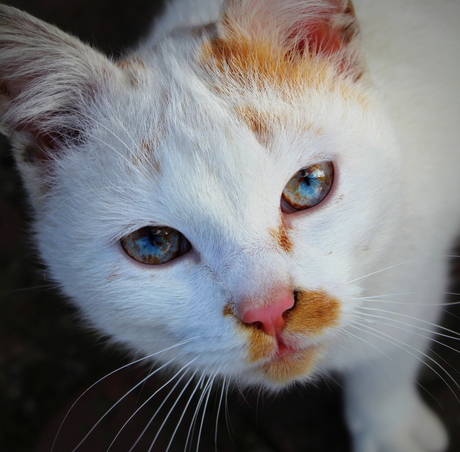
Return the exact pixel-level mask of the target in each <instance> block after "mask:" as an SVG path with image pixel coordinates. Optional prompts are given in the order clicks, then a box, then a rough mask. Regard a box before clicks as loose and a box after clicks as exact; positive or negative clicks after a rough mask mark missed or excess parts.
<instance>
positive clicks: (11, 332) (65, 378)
mask: <svg viewBox="0 0 460 452" xmlns="http://www.w3.org/2000/svg"><path fill="white" fill-rule="evenodd" d="M6 3H8V4H11V5H13V6H16V7H18V8H21V9H24V10H26V11H28V12H30V13H31V14H33V15H35V16H37V17H40V18H42V19H44V20H46V21H48V22H51V23H54V24H56V25H58V26H59V27H60V28H62V29H63V30H65V31H69V32H72V33H73V34H75V35H77V36H79V37H80V38H81V39H83V40H84V41H86V42H89V43H92V44H93V45H94V46H96V47H97V48H99V49H101V50H103V51H105V52H106V53H108V54H111V55H114V56H117V55H119V54H120V53H121V52H123V50H125V49H126V48H129V47H130V46H132V45H133V44H134V43H135V42H136V40H137V39H138V38H139V37H140V36H142V35H143V34H145V32H146V30H147V29H148V27H149V25H150V23H151V19H152V17H153V16H154V14H156V13H157V12H158V11H160V10H161V6H162V5H161V3H162V2H160V1H158V0H157V1H155V0H130V1H129V2H127V1H124V0H92V1H91V0H74V1H62V0H14V1H13V0H12V1H9V2H6ZM29 219H30V212H29V208H28V205H27V202H26V201H25V199H24V194H23V191H22V188H21V184H20V181H19V178H18V176H17V174H16V172H15V170H14V164H13V161H12V158H11V155H10V150H9V146H8V143H7V141H6V140H5V139H3V138H2V137H1V136H0V303H1V305H0V306H1V307H0V309H1V310H0V450H1V451H6V452H10V451H12V452H26V451H27V452H28V451H34V452H45V451H49V450H50V447H51V444H52V442H53V440H54V438H55V437H56V432H57V430H58V428H59V424H60V423H61V421H62V419H63V418H64V416H65V413H66V412H67V411H68V409H69V408H70V406H71V405H72V403H73V402H74V401H75V400H76V398H77V397H78V396H79V394H81V393H82V392H83V391H85V389H88V388H90V387H91V385H92V384H93V383H95V382H96V381H97V380H98V379H99V378H101V377H102V376H104V375H106V374H108V373H110V372H111V371H113V370H115V369H117V368H118V367H120V366H123V365H124V364H126V363H128V362H129V359H128V358H126V356H124V355H123V354H121V353H120V352H117V351H115V350H113V349H111V348H109V347H107V346H106V345H104V341H103V340H101V338H99V337H98V336H97V335H96V334H94V332H91V331H88V330H86V329H85V328H83V326H82V325H81V324H79V322H78V320H77V319H76V317H75V315H74V312H73V310H72V308H71V307H70V306H68V304H67V303H66V302H65V300H64V298H63V297H61V296H60V295H59V293H58V291H57V290H55V289H53V284H52V283H51V282H50V281H47V280H46V278H45V277H44V276H43V271H42V270H43V269H42V268H41V266H40V264H39V262H38V260H37V259H36V256H35V253H34V251H33V239H32V238H31V236H30V234H29V226H28V223H29ZM452 275H453V278H452V281H453V283H452V288H451V289H452V292H460V288H459V279H460V278H459V276H460V267H459V265H458V264H456V263H455V262H454V263H453V265H452ZM451 301H456V299H455V297H451ZM459 317H460V309H459V308H458V307H457V306H454V305H453V306H452V308H451V309H450V313H449V314H447V315H446V318H445V325H446V326H447V327H448V328H451V329H453V330H455V331H460V320H459ZM446 344H448V345H449V346H451V347H454V348H460V347H457V344H456V343H455V341H451V342H446ZM435 351H436V353H439V354H441V356H442V358H443V359H445V360H446V361H447V363H443V366H444V367H446V369H448V372H449V373H450V374H451V375H452V377H453V378H454V379H455V381H460V376H459V372H458V369H459V368H460V365H459V364H460V359H459V355H458V353H457V352H456V351H455V350H452V349H449V348H446V347H442V346H437V347H436V348H435ZM433 356H435V355H433ZM435 358H436V360H437V361H440V358H438V357H437V356H436V357H435ZM145 375H146V370H145V369H143V368H142V367H130V368H128V369H125V370H122V371H119V372H117V373H115V374H114V375H113V376H111V377H109V378H107V379H106V380H104V381H103V382H101V383H98V384H97V385H95V386H94V387H92V388H91V389H90V390H89V391H88V392H87V393H86V394H85V395H84V396H83V397H82V399H80V400H79V401H78V402H77V403H76V405H75V407H74V408H73V409H72V411H71V414H70V416H69V417H68V418H67V419H66V421H65V423H64V427H63V429H62V430H61V432H60V434H59V436H58V440H57V443H56V446H55V449H54V450H55V451H71V450H72V449H73V448H74V447H75V446H76V445H77V444H78V443H79V442H80V440H82V439H83V438H84V436H85V435H86V433H87V432H88V431H89V429H90V428H91V427H92V426H93V425H94V424H96V422H97V421H98V419H100V417H101V416H102V415H103V413H105V412H106V411H107V410H108V409H109V408H110V407H111V406H112V405H113V404H114V403H115V402H116V401H117V400H119V399H120V397H122V396H123V394H125V393H126V392H127V391H129V390H130V389H131V388H132V387H134V386H135V385H136V384H137V383H138V382H139V381H141V380H142V379H143V378H144V376H145ZM165 381H166V379H164V377H163V378H162V377H158V378H157V377H154V378H151V379H150V380H149V381H148V382H147V383H145V384H143V385H141V386H140V387H139V388H137V389H136V390H134V391H133V392H132V393H131V394H130V395H129V396H127V397H126V398H125V399H123V401H122V402H120V403H119V404H118V405H117V406H116V407H115V408H114V409H113V410H112V411H110V412H109V414H108V415H107V416H106V417H105V418H104V419H103V421H102V422H101V423H100V424H99V426H98V427H97V428H96V429H95V430H94V432H93V433H92V434H91V435H90V436H89V437H88V439H87V440H85V442H84V443H83V444H82V445H81V446H80V447H79V449H78V450H79V451H86V452H91V451H97V452H99V451H105V450H107V448H108V446H109V445H110V443H111V441H112V440H113V439H114V437H115V435H116V434H117V432H118V431H119V429H120V427H121V426H122V425H123V424H124V423H125V421H127V420H128V419H129V417H130V416H131V415H132V414H133V413H134V412H135V410H136V409H137V408H139V407H140V406H141V405H142V403H143V402H144V401H145V400H147V398H148V396H149V395H150V394H153V392H154V391H155V390H156V389H158V388H160V387H161V385H162V384H164V382H165ZM421 384H422V386H423V387H424V388H425V391H423V393H424V395H425V396H426V398H427V401H428V402H429V403H430V405H432V406H433V408H434V409H435V410H436V411H437V412H438V413H439V414H440V416H441V417H442V418H443V420H444V422H445V423H446V425H447V426H448V428H449V430H450V434H451V438H452V445H451V448H450V452H454V451H459V450H460V429H459V425H460V403H459V402H458V401H457V400H456V398H455V397H459V396H460V390H458V389H455V394H456V396H455V395H454V394H453V393H452V391H451V390H450V389H449V388H448V386H447V385H446V384H445V383H444V382H443V381H442V380H441V379H440V378H439V377H438V376H437V375H436V374H435V373H434V372H432V371H430V370H429V369H424V370H423V372H422V375H421ZM451 385H452V383H451ZM170 389H171V386H167V387H166V388H164V389H163V390H162V391H160V392H159V394H158V395H157V396H156V397H154V399H153V400H152V401H150V402H149V403H148V404H147V406H146V407H145V408H143V409H141V410H140V412H139V413H138V414H137V415H136V416H135V417H134V419H133V420H132V421H131V422H130V423H129V425H128V427H127V428H125V429H124V430H123V432H122V434H121V435H120V437H119V438H118V439H117V441H116V442H115V443H114V445H113V447H112V448H111V449H110V450H112V451H120V452H121V451H129V450H130V447H131V446H132V445H133V444H134V443H135V441H136V438H137V437H138V436H139V434H140V433H141V432H142V430H143V429H144V427H145V426H146V425H147V423H148V422H149V420H150V417H151V415H152V414H153V413H155V411H156V410H157V408H158V407H159V406H160V405H161V403H162V401H163V400H164V399H165V398H166V396H167V394H168V393H169V391H170ZM179 394H180V389H176V390H175V391H174V392H173V394H172V396H171V397H169V398H168V399H167V403H166V404H165V405H164V406H163V408H162V409H161V410H160V412H159V414H158V416H156V418H155V420H154V421H153V422H152V424H151V426H150V428H149V429H148V430H147V432H146V434H145V435H144V436H143V437H142V440H141V441H140V442H139V444H138V446H137V447H136V449H135V450H139V451H147V450H148V449H149V447H150V443H151V441H152V439H153V438H154V436H155V433H156V431H158V429H159V428H160V426H161V423H162V421H163V419H164V418H165V417H166V415H167V413H168V412H169V410H170V407H171V405H172V403H173V402H174V401H175V400H176V399H177V398H178V397H179ZM430 394H431V395H430ZM189 397H190V390H187V391H186V393H185V394H184V395H183V396H182V397H180V398H179V403H178V405H177V406H176V407H175V408H174V410H172V414H171V417H170V419H169V420H168V422H167V423H166V425H165V427H164V428H163V431H162V434H161V435H160V436H159V438H158V440H157V442H156V443H155V446H154V448H153V449H152V450H153V451H158V452H164V451H165V450H166V448H167V445H168V443H169V439H170V437H171V436H172V434H173V432H174V429H175V427H176V425H177V423H178V420H179V419H180V417H181V415H182V413H183V412H184V407H185V406H186V403H187V401H188V399H189ZM219 397H220V393H219V391H216V392H215V393H213V395H212V396H211V398H210V401H209V406H208V408H207V410H206V412H207V415H206V416H205V418H204V424H203V429H202V430H203V434H202V436H201V442H200V451H201V452H206V451H210V452H211V451H215V450H218V451H219V452H227V451H237V452H300V451H302V452H335V451H337V452H339V451H342V452H344V451H348V450H349V439H348V436H347V432H346V429H345V427H344V424H343V420H342V414H341V412H342V404H341V392H340V385H339V383H337V381H335V382H333V381H328V382H322V383H321V382H318V383H317V384H316V385H314V386H310V387H308V388H305V389H303V390H300V389H295V390H293V391H291V392H290V393H286V394H283V395H281V396H279V397H276V398H275V397H262V396H260V395H259V394H258V393H246V394H244V396H242V395H240V394H238V393H237V392H232V393H231V394H230V395H229V397H228V404H227V407H226V409H221V410H220V416H219V428H218V442H217V446H215V439H214V438H215V430H216V415H217V411H218V407H219ZM198 398H199V396H195V397H194V398H193V400H192V402H191V403H190V406H189V409H188V410H186V411H185V413H186V414H185V416H184V418H183V420H182V423H181V424H180V425H181V427H180V428H179V431H178V432H177V433H176V436H175V437H176V441H175V442H174V443H173V444H172V446H171V449H170V450H171V451H172V452H181V451H183V450H184V445H185V438H186V436H187V434H188V430H189V426H190V425H191V423H192V420H193V419H192V418H193V413H194V407H195V406H196V404H197V402H198ZM376 409H378V407H376ZM201 413H202V412H201V411H200V413H199V416H198V418H197V424H198V425H199V424H200V423H201V419H202V414H201ZM198 430H199V428H198V427H197V428H195V430H194V431H195V434H194V442H195V441H196V439H197V435H198V434H197V432H198ZM229 430H230V434H229V433H228V432H229ZM195 448H196V446H195V445H194V448H193V449H192V450H195Z"/></svg>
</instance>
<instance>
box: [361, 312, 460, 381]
mask: <svg viewBox="0 0 460 452" xmlns="http://www.w3.org/2000/svg"><path fill="white" fill-rule="evenodd" d="M361 315H365V317H364V318H363V317H359V318H360V319H361V320H363V321H366V320H367V321H368V317H372V318H379V319H383V320H387V321H388V322H392V321H394V322H397V323H399V324H402V325H406V324H405V323H404V322H398V321H396V320H394V319H388V318H386V317H380V316H373V315H369V314H365V313H361ZM372 322H373V323H378V324H380V325H386V326H389V327H391V328H395V329H397V330H400V331H406V329H405V328H402V327H400V326H397V325H393V324H391V323H387V322H382V321H374V320H372ZM415 328H417V329H420V330H422V331H426V332H428V333H432V331H430V330H427V329H425V328H419V327H415ZM412 333H413V334H414V335H416V336H419V337H422V338H424V339H429V340H430V341H431V342H434V343H436V344H439V345H442V346H444V347H446V348H448V349H450V350H452V351H454V352H455V353H460V351H459V350H457V349H456V348H454V347H451V346H449V345H447V344H445V343H444V342H441V341H438V340H437V339H434V338H432V337H431V335H425V334H421V333H417V332H415V331H413V332H412ZM441 336H444V337H447V338H451V337H450V336H445V335H443V334H441ZM451 339H456V340H459V339H457V338H451ZM430 352H431V353H433V354H434V355H436V356H437V357H438V358H439V359H440V360H441V361H443V362H444V363H445V364H447V365H448V366H449V367H451V368H452V369H453V370H454V371H455V372H457V373H459V374H460V371H459V370H458V369H456V368H455V367H454V366H453V365H452V364H450V363H449V362H448V361H447V360H446V359H444V358H443V357H442V356H441V355H440V354H439V353H437V352H435V351H434V350H430Z"/></svg>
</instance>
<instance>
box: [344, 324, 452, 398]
mask: <svg viewBox="0 0 460 452" xmlns="http://www.w3.org/2000/svg"><path fill="white" fill-rule="evenodd" d="M359 325H360V326H361V327H363V328H365V329H366V330H367V333H368V334H371V335H373V336H375V337H378V338H380V339H383V340H385V341H387V342H389V343H390V344H392V345H394V346H395V347H397V348H399V349H401V350H403V351H405V352H406V353H408V354H409V355H411V356H413V357H414V358H416V359H417V360H418V361H420V362H422V363H423V364H424V365H425V366H427V367H428V368H429V369H430V370H432V371H433V372H434V373H435V374H436V375H437V376H438V377H439V378H440V379H441V380H442V381H443V382H444V384H445V385H446V386H447V387H448V388H449V390H450V391H451V393H452V395H453V396H454V397H455V399H456V400H457V402H459V403H460V399H459V397H458V396H457V394H456V393H455V391H454V389H453V388H452V386H451V385H450V384H449V382H448V381H447V380H446V379H445V378H444V377H443V376H442V375H441V374H440V373H439V372H438V371H437V370H436V369H434V368H433V366H431V365H430V364H428V363H427V362H426V361H425V360H424V359H422V358H421V356H423V357H424V358H425V359H428V360H430V361H432V362H433V363H434V364H436V365H437V366H438V367H439V368H440V369H441V370H442V371H443V372H444V373H445V374H446V376H448V377H449V378H450V379H451V380H452V382H453V383H454V384H455V386H456V387H457V388H458V389H460V385H459V384H458V383H457V382H456V381H455V379H454V378H453V377H452V375H450V373H449V372H447V370H446V369H444V367H442V366H441V365H440V364H439V363H438V362H436V361H435V360H434V359H433V358H432V357H431V356H429V355H427V354H426V353H424V352H422V351H421V350H418V349H416V348H415V347H412V346H411V345H409V344H406V343H404V342H402V341H399V340H397V339H396V338H394V337H391V336H389V335H388V334H385V333H383V332H382V331H378V330H376V329H375V328H371V327H370V326H368V325H363V324H359ZM352 326H354V327H355V328H356V325H352ZM357 329H359V328H357ZM366 330H364V332H366ZM361 331H363V330H361ZM401 344H402V345H401ZM405 347H407V348H409V349H412V350H415V351H416V352H417V353H419V354H420V355H421V356H418V355H417V354H415V353H412V352H411V351H410V350H407V348H405ZM421 387H423V386H421ZM423 389H424V390H426V389H425V388H423Z"/></svg>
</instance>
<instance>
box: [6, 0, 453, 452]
mask: <svg viewBox="0 0 460 452" xmlns="http://www.w3.org/2000/svg"><path fill="white" fill-rule="evenodd" d="M459 13H460V4H459V3H458V2H456V1H454V0H438V1H437V2H435V1H433V0H406V1H405V2H404V3H402V2H397V1H396V0H388V1H386V2H377V1H375V0H374V1H372V0H355V1H354V2H353V3H352V2H351V1H349V0H284V1H283V2H279V1H276V0H226V1H224V0H173V1H172V2H170V3H169V4H168V5H167V8H166V11H165V13H164V15H163V17H162V18H161V19H160V20H159V21H158V22H157V23H156V24H155V27H153V29H152V32H151V33H150V35H149V37H148V38H147V39H145V40H144V41H143V42H142V43H141V44H140V45H139V46H138V47H137V48H136V49H135V50H133V51H132V52H130V53H129V54H127V55H126V56H125V57H124V58H122V59H120V60H118V61H114V60H112V59H110V58H108V57H105V56H103V55H102V54H101V53H99V52H97V51H96V50H94V49H92V48H91V47H89V46H88V45H86V44H83V43H82V42H80V41H79V40H78V39H76V38H74V37H71V36H69V35H67V34H65V33H63V32H61V31H59V30H58V29H57V28H55V27H53V26H51V25H48V24H46V23H44V22H42V21H40V20H38V19H35V18H33V17H31V16H30V15H28V14H26V13H23V12H21V11H19V10H17V9H14V8H12V7H8V6H5V5H0V124H1V131H2V132H3V133H4V134H5V135H7V136H8V137H9V138H10V140H11V143H12V146H13V152H14V156H15V159H16V163H17V167H18V169H19V171H20V173H21V175H22V178H23V181H24V185H25V187H26V190H27V192H28V194H29V197H30V201H31V206H32V207H33V210H34V215H35V222H34V231H35V237H36V241H37V247H38V249H39V252H40V255H41V257H42V259H43V261H44V262H45V263H46V265H47V267H48V269H49V274H50V276H51V277H52V278H53V279H54V280H55V281H56V282H58V283H59V284H60V286H61V287H62V289H63V291H64V293H65V294H66V295H67V296H68V297H69V298H70V299H71V300H72V302H73V303H74V304H75V306H76V307H77V308H78V309H79V311H80V313H81V315H82V317H83V318H84V319H85V320H86V321H87V322H88V324H90V325H92V326H93V327H95V328H96V329H98V330H99V331H100V332H101V333H103V334H104V335H107V336H109V337H111V339H112V341H113V343H114V344H118V345H119V346H121V347H124V348H126V349H128V350H131V351H132V353H134V354H135V355H137V356H142V357H144V356H149V357H152V359H153V358H155V359H160V361H161V362H162V363H163V364H164V365H165V366H166V367H169V368H175V369H176V370H177V371H178V375H183V374H184V373H189V374H190V375H196V374H197V373H199V374H202V375H207V376H209V378H210V379H216V380H225V381H233V382H234V383H235V384H237V385H239V386H253V387H258V388H263V389H265V390H268V391H280V390H282V389H284V388H289V387H291V386H293V385H295V384H302V383H305V384H308V382H309V381H312V380H314V379H315V378H317V376H318V375H321V374H323V373H326V372H330V371H339V372H341V373H342V375H343V379H344V380H343V381H344V386H345V390H346V392H345V394H346V395H345V402H346V408H345V411H346V418H347V421H348V426H349V429H350V432H351V435H352V439H353V450H354V451H356V452H374V451H375V452H377V451H378V452H384V451H388V452H390V451H391V452H422V451H426V452H440V451H443V450H445V449H446V448H447V444H448V439H447V434H446V432H445V429H444V427H443V426H442V424H441V422H440V421H439V419H438V418H437V417H436V415H435V414H434V413H432V412H431V410H430V409H429V408H428V407H427V406H426V405H425V403H424V402H423V401H422V400H421V398H420V396H419V394H418V392H417V390H416V383H415V381H416V376H417V372H418V369H419V367H420V363H421V361H422V360H423V359H425V361H426V365H427V366H429V367H432V366H433V365H434V363H433V361H432V358H430V357H429V356H426V354H425V351H426V350H427V348H428V345H429V340H430V337H431V336H432V334H435V333H434V326H435V325H436V324H437V323H438V322H439V317H440V313H441V308H440V305H441V304H442V302H443V294H444V293H445V291H446V285H447V261H448V255H449V253H450V251H451V248H452V246H453V243H454V240H455V238H456V235H457V232H458V227H459V224H460V209H459V207H460V199H459V198H460V183H459V181H458V179H459V178H458V177H457V171H458V169H459V168H460V153H459V152H458V150H457V147H458V143H459V139H460V136H459V135H460V133H459V131H458V127H457V122H458V118H459V117H460V116H459V108H460V107H459V106H460V102H459V101H460V99H459V92H458V89H457V83H458V79H459V75H460V73H459V69H460V67H459V56H460V55H459V44H458V43H459V31H458V26H457V19H458V17H460V16H459ZM435 165H441V166H440V167H437V166H435ZM210 381H211V380H210ZM447 383H448V382H447Z"/></svg>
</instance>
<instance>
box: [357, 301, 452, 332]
mask: <svg viewBox="0 0 460 452" xmlns="http://www.w3.org/2000/svg"><path fill="white" fill-rule="evenodd" d="M359 309H365V310H366V311H376V312H381V313H383V314H391V315H396V316H399V317H403V318H405V319H409V320H415V321H417V322H420V323H423V324H425V325H429V326H431V327H434V328H438V329H440V330H443V331H447V332H448V333H451V334H453V335H454V336H457V337H460V333H458V332H457V331H454V330H451V329H449V328H446V327H444V326H442V325H438V324H437V323H433V322H428V321H427V320H423V319H419V318H418V317H413V316H411V315H407V314H402V313H399V312H393V311H387V310H385V309H380V308H371V307H370V306H360V307H359ZM437 334H440V333H437ZM451 339H455V337H452V338H451ZM455 340H458V339H455Z"/></svg>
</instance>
